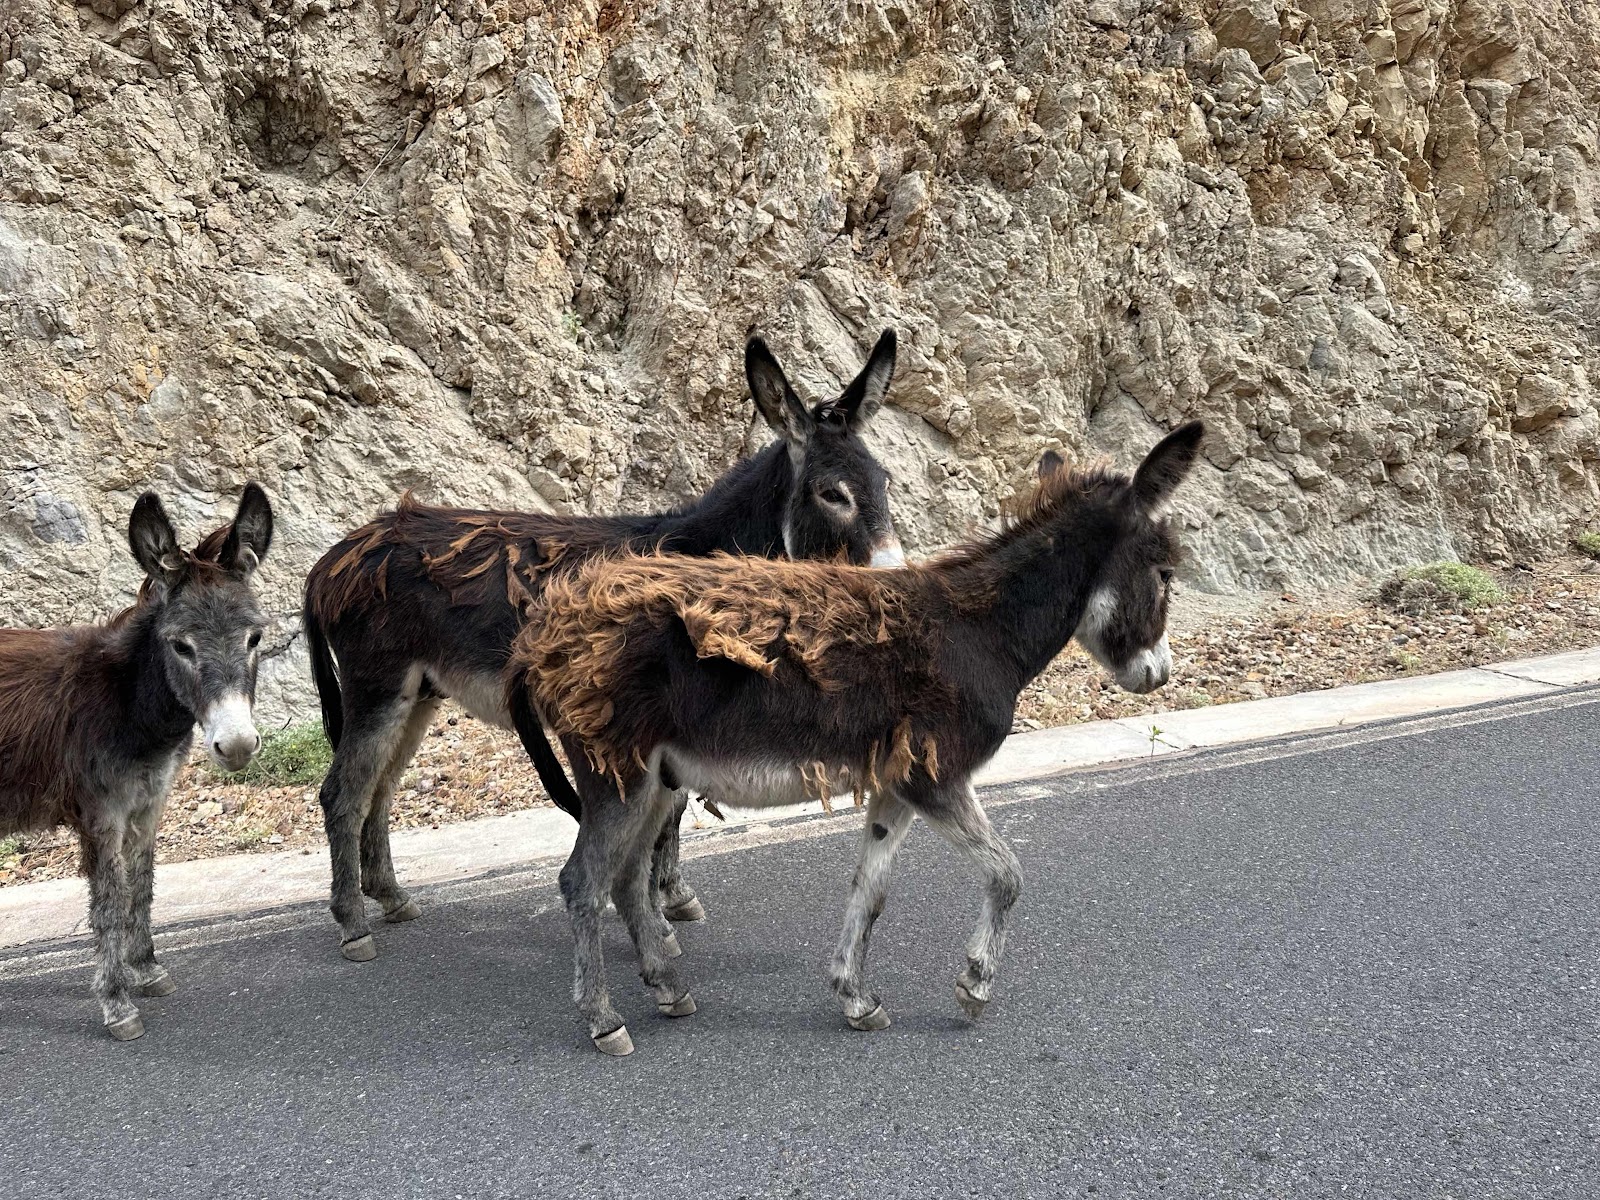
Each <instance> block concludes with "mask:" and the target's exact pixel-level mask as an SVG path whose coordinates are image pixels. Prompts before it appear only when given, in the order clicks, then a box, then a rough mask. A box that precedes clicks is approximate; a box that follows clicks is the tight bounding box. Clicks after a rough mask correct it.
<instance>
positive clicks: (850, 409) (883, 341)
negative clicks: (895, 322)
mask: <svg viewBox="0 0 1600 1200" xmlns="http://www.w3.org/2000/svg"><path fill="white" fill-rule="evenodd" d="M898 345H899V340H898V339H897V338H896V337H895V332H894V330H892V329H885V330H884V331H883V333H882V334H881V335H880V336H879V338H878V344H877V345H876V346H874V347H873V348H872V353H871V354H870V355H869V356H868V357H867V365H866V366H864V367H862V368H861V374H859V375H857V376H856V377H855V378H854V379H852V380H851V381H850V386H849V387H847V388H845V390H844V395H842V396H840V397H839V400H838V402H837V403H836V404H835V405H834V406H833V407H834V408H836V409H837V410H838V411H840V412H842V413H844V419H845V423H846V424H847V425H849V426H850V428H851V429H857V430H859V429H860V428H861V427H862V426H864V425H865V424H866V423H867V422H868V421H870V420H872V418H873V416H874V415H876V413H877V411H878V409H880V408H882V407H883V398H884V396H886V395H887V394H888V392H889V381H890V380H891V379H893V378H894V356H895V350H896V348H897V347H898Z"/></svg>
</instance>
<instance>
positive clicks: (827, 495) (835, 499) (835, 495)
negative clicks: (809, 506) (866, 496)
mask: <svg viewBox="0 0 1600 1200" xmlns="http://www.w3.org/2000/svg"><path fill="white" fill-rule="evenodd" d="M817 497H818V499H820V500H822V501H824V502H825V503H828V504H837V505H838V506H839V507H840V508H843V507H844V506H845V505H846V504H849V503H850V497H849V496H846V495H845V494H844V493H843V492H842V491H840V490H839V489H838V488H836V487H825V488H823V489H822V490H821V491H820V492H818V493H817Z"/></svg>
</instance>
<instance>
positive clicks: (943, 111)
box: [0, 0, 1600, 699]
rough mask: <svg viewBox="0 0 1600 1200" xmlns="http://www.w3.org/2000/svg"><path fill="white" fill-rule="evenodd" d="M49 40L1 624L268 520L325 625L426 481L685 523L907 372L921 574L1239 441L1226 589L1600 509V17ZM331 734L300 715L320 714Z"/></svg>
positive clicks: (1194, 508)
mask: <svg viewBox="0 0 1600 1200" xmlns="http://www.w3.org/2000/svg"><path fill="white" fill-rule="evenodd" d="M1302 5H1303V6H1302V7H1290V6H1288V5H1287V4H1285V3H1282V2H1280V0H1222V5H1221V7H1220V8H1218V7H1217V5H1216V4H1215V3H1214V2H1212V0H1204V2H1201V3H1196V2H1195V0H1088V3H1087V4H1084V3H1071V4H1065V3H1062V4H1053V3H1043V2H1040V0H937V2H930V3H919V2H913V0H850V2H845V0H660V2H658V3H647V2H643V0H598V2H596V0H561V2H559V3H558V2H554V0H455V2H453V3H425V2H420V0H382V2H381V3H374V2H373V0H282V2H275V3H271V4H268V3H263V2H260V0H255V2H251V0H133V2H130V0H93V2H92V3H91V4H87V5H76V6H75V5H72V4H68V3H64V2H63V0H6V3H5V7H4V8H0V416H3V422H4V437H3V439H0V616H3V618H4V622H5V623H8V624H15V623H44V622H52V621H60V620H65V619H70V618H86V617H89V616H91V615H93V614H94V613H97V612H102V611H105V610H106V608H107V607H108V605H109V604H111V603H114V601H113V600H112V599H111V597H112V595H113V594H114V593H117V592H118V591H119V590H122V589H126V588H128V587H129V586H130V585H131V584H132V582H133V570H132V567H131V564H130V563H129V562H128V560H127V556H126V554H125V553H124V551H123V549H122V532H121V531H122V529H123V526H124V523H125V521H126V515H127V512H128V508H129V506H130V504H131V502H132V500H133V498H134V496H135V495H136V494H137V493H138V492H139V491H140V490H142V489H143V488H144V487H146V486H148V485H151V484H154V485H156V486H159V487H160V488H162V489H163V490H164V491H166V492H167V493H168V494H169V497H170V498H171V502H172V507H173V509H174V511H175V513H176V514H177V515H178V517H179V519H180V522H181V523H183V524H185V526H186V528H187V529H188V530H191V531H198V530H199V529H200V528H201V527H202V526H203V525H204V524H205V523H206V522H207V521H209V520H211V519H212V518H213V517H214V516H215V515H216V514H218V513H219V512H222V513H225V512H226V511H231V504H232V501H233V499H234V497H235V495H236V493H237V489H238V487H239V485H240V484H241V483H242V481H243V480H244V479H246V478H250V477H253V478H256V479H259V480H261V481H262V482H263V483H264V484H265V485H266V486H267V487H268V488H269V489H270V490H271V492H272V494H273V496H274V497H275V499H276V500H277V502H278V504H279V510H280V521H281V525H280V534H281V540H280V542H279V545H278V549H277V551H276V553H275V556H274V560H273V561H272V562H271V563H270V564H269V567H268V569H267V570H266V571H265V572H264V577H265V580H266V584H267V591H268V593H269V598H270V600H271V602H272V604H273V606H274V608H275V609H276V610H277V611H279V612H281V613H283V614H284V615H285V620H284V622H283V630H282V634H281V636H280V647H281V648H286V649H287V653H284V654H282V655H281V656H280V658H279V659H278V671H277V673H278V677H279V680H280V687H287V688H288V689H289V693H288V694H289V695H291V696H292V695H293V694H294V693H295V692H299V693H300V694H303V692H304V687H305V685H304V684H303V683H302V682H301V680H302V679H303V674H302V672H301V670H300V668H299V665H298V661H297V660H298V659H299V655H298V654H297V653H296V647H295V646H294V637H295V621H294V619H293V616H292V614H293V612H294V610H295V607H296V595H297V590H298V584H299V581H300V579H301V578H302V577H303V574H304V571H305V569H306V567H307V566H308V565H309V564H310V562H311V561H312V560H313V559H314V558H315V556H316V555H317V554H318V553H319V552H320V551H321V549H322V548H323V547H324V546H326V545H327V544H328V543H329V542H330V541H332V540H333V539H334V538H335V537H336V536H337V535H338V534H339V533H340V532H342V531H344V530H345V529H346V528H348V527H350V526H351V525H353V524H355V523H358V522H359V521H361V520H362V519H364V518H365V516H366V515H367V514H368V513H369V512H371V511H372V510H373V509H375V508H376V507H378V506H380V505H383V504H386V503H389V502H391V501H392V500H393V498H394V497H395V496H396V495H397V493H398V492H400V491H401V490H402V489H404V488H408V487H409V488H415V489H417V490H418V491H419V492H420V493H422V494H423V495H425V496H429V497H433V498H438V499H447V500H452V501H458V502H462V503H486V504H487V503H494V504H502V505H516V506H530V507H541V506H550V507H555V508H572V509H577V510H595V511H601V510H608V509H618V508H632V507H645V506H655V505H660V504H664V503H669V502H672V501H675V500H677V499H680V498H682V497H685V496H687V495H689V494H691V493H693V492H695V491H697V490H698V489H700V488H702V487H703V486H705V485H706V484H707V483H708V482H709V481H710V480H711V479H712V478H713V477H714V476H715V475H716V474H717V473H718V472H719V471H720V470H721V469H722V468H723V467H724V466H725V465H726V464H727V463H728V462H729V461H730V460H732V459H733V458H734V457H735V456H736V455H738V454H739V453H740V452H741V451H742V450H743V449H744V448H746V447H749V446H753V445H757V444H759V443H760V442H761V441H763V440H764V439H765V437H766V436H767V435H766V432H765V430H764V428H758V426H757V423H756V421H755V419H754V416H753V410H752V408H751V405H750V402H749V400H748V398H747V397H746V395H745V390H744V386H743V380H742V376H741V373H740V350H741V347H742V345H743V342H744V339H745V336H746V334H747V332H748V331H750V330H751V329H753V328H754V329H760V330H761V331H763V332H764V333H766V334H767V336H768V337H769V340H770V341H771V342H772V344H773V345H774V347H775V348H776V349H777V350H778V352H779V354H780V357H781V358H782V359H783V360H784V361H785V363H786V365H788V366H789V367H790V369H791V375H792V376H793V377H795V378H796V379H797V382H799V383H800V384H801V385H802V387H803V390H804V389H809V390H810V391H811V392H813V393H816V394H819V395H820V394H822V393H825V392H828V391H830V390H831V389H833V388H835V387H836V386H837V384H838V382H839V381H840V380H841V379H843V378H847V377H848V376H849V375H850V374H852V373H853V372H854V371H855V370H856V369H857V367H858V366H859V365H860V362H861V358H862V355H863V354H864V352H865V350H866V348H867V347H868V346H870V344H871V341H872V339H873V337H874V336H875V335H876V333H877V332H878V330H879V329H880V328H882V327H883V326H885V325H891V324H892V325H895V326H897V327H898V328H899V329H900V331H901V346H902V355H901V360H900V370H899V373H898V376H897V379H896V383H895V387H894V389H893V392H892V408H891V409H889V410H886V411H885V412H884V413H883V414H882V416H881V417H880V418H879V421H878V424H877V429H876V442H877V445H878V446H879V447H880V448H881V451H882V454H883V456H884V457H885V459H886V460H887V461H889V462H890V464H891V466H892V468H893V470H894V471H895V474H896V484H895V499H896V501H897V503H898V505H899V513H900V521H901V524H902V527H903V532H904V534H905V536H906V540H907V543H908V545H910V546H912V547H913V548H915V549H921V550H927V549H931V548H933V547H935V546H937V545H939V544H940V543H941V542H944V541H946V540H948V539H950V538H952V537H954V536H957V535H959V534H961V533H962V532H963V531H965V530H967V529H969V528H970V527H971V526H972V525H973V524H974V523H977V522H980V521H982V520H983V519H985V518H986V517H989V516H991V515H992V514H993V513H994V512H995V511H996V506H997V503H998V502H999V501H1000V500H1001V499H1002V498H1003V497H1004V496H1005V495H1006V494H1007V493H1008V492H1010V491H1011V490H1013V489H1014V488H1015V487H1017V486H1018V485H1019V484H1020V482H1021V481H1022V480H1023V479H1024V478H1025V476H1026V473H1027V471H1028V470H1029V468H1030V466H1031V464H1032V463H1033V462H1034V461H1035V460H1036V458H1037V456H1038V454H1039V452H1040V451H1041V450H1043V449H1044V448H1045V447H1047V446H1056V447H1064V448H1066V449H1068V450H1069V451H1072V452H1076V453H1087V452H1096V451H1107V452H1110V453H1113V454H1115V455H1118V456H1119V457H1123V458H1127V457H1129V456H1131V455H1133V454H1135V453H1137V452H1139V451H1141V450H1142V449H1143V448H1144V447H1145V446H1146V445H1148V443H1150V442H1151V441H1152V440H1153V439H1154V438H1155V437H1156V436H1157V435H1158V434H1159V433H1160V431H1161V430H1163V429H1164V428H1166V427H1169V426H1170V425H1172V424H1173V423H1175V422H1177V421H1178V420H1180V419H1183V418H1187V417H1190V416H1203V417H1204V418H1205V419H1206V420H1207V421H1208V423H1209V424H1210V426H1211V429H1212V430H1213V435H1212V437H1211V439H1210V444H1209V447H1208V452H1207V453H1208V459H1209V463H1208V465H1207V466H1206V467H1205V468H1204V470H1203V472H1202V473H1201V476H1200V478H1199V480H1198V482H1197V484H1196V485H1195V486H1194V487H1193V488H1192V490H1191V491H1190V493H1189V495H1188V496H1187V497H1186V499H1185V501H1184V507H1183V514H1184V516H1185V518H1186V520H1187V522H1188V523H1189V524H1190V525H1191V526H1192V528H1191V531H1190V533H1189V534H1188V540H1189V542H1190V544H1191V545H1192V547H1193V549H1194V552H1195V553H1194V561H1193V562H1192V564H1191V565H1190V567H1189V573H1190V577H1191V579H1192V581H1193V582H1194V583H1196V584H1198V585H1199V586H1203V587H1210V588H1218V589H1224V588H1245V587H1257V586H1282V585H1304V584H1305V583H1307V582H1311V581H1317V580H1329V581H1334V580H1341V579H1344V578H1347V577H1349V576H1350V575H1351V574H1352V573H1366V572H1376V571H1380V570H1385V569H1388V568H1390V567H1392V566H1394V565H1396V564H1397V563H1399V562H1403V561H1412V560H1415V559H1419V558H1424V557H1439V556H1444V555H1451V554H1463V555H1476V556H1488V557H1495V556H1505V555H1516V554H1534V553H1537V552H1539V551H1540V550H1547V549H1552V548H1555V547H1556V546H1558V545H1560V544H1561V543H1562V542H1563V541H1564V540H1565V538H1566V536H1567V534H1568V533H1569V531H1570V528H1571V526H1572V525H1573V523H1574V522H1577V521H1581V520H1584V519H1587V518H1588V517H1590V516H1592V515H1593V514H1594V512H1595V510H1596V507H1597V501H1600V492H1597V487H1596V478H1595V475H1596V472H1595V464H1596V459H1597V457H1600V410H1597V407H1596V406H1597V403H1600V400H1597V393H1596V389H1595V387H1594V386H1593V384H1592V383H1591V381H1590V378H1589V376H1588V374H1587V373H1586V371H1587V370H1588V369H1591V368H1590V367H1589V364H1590V363H1591V362H1592V359H1593V354H1594V346H1595V342H1596V337H1597V333H1600V265H1597V263H1596V257H1597V255H1596V251H1597V247H1600V217H1597V214H1596V199H1597V194H1600V161H1597V160H1600V136H1597V112H1600V42H1597V38H1596V33H1595V30H1596V28H1597V27H1600V5H1597V4H1596V3H1595V0H1564V2H1561V3H1558V2H1557V0H1505V2H1504V3H1498V4H1497V3H1489V2H1488V0H1392V3H1391V2H1389V0H1302ZM280 699H282V696H281V695H280Z"/></svg>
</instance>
